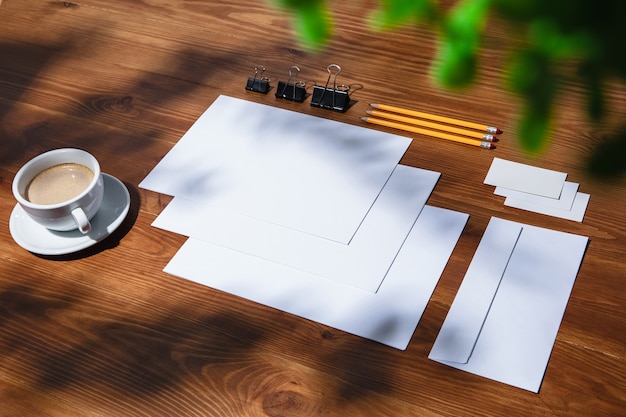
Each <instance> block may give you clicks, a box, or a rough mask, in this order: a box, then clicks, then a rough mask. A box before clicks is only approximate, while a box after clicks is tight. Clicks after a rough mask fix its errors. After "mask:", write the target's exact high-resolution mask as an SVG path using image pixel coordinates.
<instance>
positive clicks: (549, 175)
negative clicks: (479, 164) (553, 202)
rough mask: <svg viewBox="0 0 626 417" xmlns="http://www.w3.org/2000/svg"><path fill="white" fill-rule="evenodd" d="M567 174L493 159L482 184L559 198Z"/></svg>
mask: <svg viewBox="0 0 626 417" xmlns="http://www.w3.org/2000/svg"><path fill="white" fill-rule="evenodd" d="M566 178H567V174H566V173H563V172H558V171H552V170H548V169H545V168H538V167H533V166H530V165H526V164H520V163H518V162H511V161H507V160H505V159H500V158H493V161H492V163H491V167H490V168H489V171H488V172H487V176H486V177H485V180H484V183H485V184H488V185H494V186H496V187H504V188H508V189H511V190H517V191H522V192H524V193H530V194H536V195H540V196H543V197H549V198H559V196H560V195H561V191H562V190H563V186H564V184H565V179H566Z"/></svg>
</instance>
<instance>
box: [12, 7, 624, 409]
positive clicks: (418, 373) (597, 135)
mask: <svg viewBox="0 0 626 417" xmlns="http://www.w3.org/2000/svg"><path fill="white" fill-rule="evenodd" d="M330 5H331V7H332V9H333V12H334V25H335V34H334V36H333V38H332V40H331V42H330V43H329V45H328V46H327V48H325V49H324V50H322V51H320V52H317V53H312V52H307V51H305V50H303V49H302V48H301V47H300V46H299V45H298V43H297V42H296V41H295V40H294V37H293V34H292V31H291V23H290V20H289V19H288V16H287V15H285V14H284V13H283V12H281V11H280V10H277V9H275V8H273V7H272V6H271V5H269V3H267V2H266V1H262V0H256V1H255V0H237V1H230V2H226V1H200V0H141V1H140V0H117V1H110V0H106V1H105V0H76V1H73V2H63V1H57V0H48V1H40V0H37V1H35V0H4V1H1V2H0V22H1V23H0V180H1V181H0V192H1V199H0V219H1V223H2V227H0V245H1V247H0V404H1V406H0V416H42V417H48V416H50V417H52V416H54V417H57V416H64V417H75V416H129V417H132V416H221V417H228V416H272V417H279V416H283V417H288V416H477V415H481V416H482V415H484V416H503V415H507V416H619V415H626V290H625V286H626V260H625V258H624V256H625V254H626V210H625V203H626V179H624V178H616V179H614V180H612V181H608V180H604V181H599V180H597V179H594V178H592V177H590V176H589V175H588V174H587V172H586V170H585V165H586V160H587V158H588V157H589V155H590V154H591V152H592V151H593V150H594V148H595V147H596V146H597V145H598V143H600V141H601V140H602V139H603V138H605V137H607V135H610V134H611V133H614V132H615V131H617V129H618V128H620V127H621V125H622V124H623V121H624V119H625V116H626V106H625V105H624V104H625V101H626V91H625V89H624V88H623V86H619V85H616V86H615V88H612V89H610V90H609V91H608V93H609V97H608V98H609V101H610V110H609V114H608V117H607V118H606V120H605V121H604V122H603V123H602V124H596V125H593V124H590V123H589V122H588V121H587V118H586V117H585V113H584V111H583V107H582V105H583V104H582V103H583V102H584V89H583V88H582V87H581V86H579V85H577V84H576V83H575V82H573V81H567V82H565V83H564V90H563V93H562V95H560V96H559V101H558V103H557V107H558V113H557V114H556V115H555V123H554V126H553V132H552V140H551V144H550V146H549V148H548V149H547V150H546V152H545V153H544V154H542V155H540V156H532V155H527V154H525V153H524V152H522V151H521V150H520V148H519V146H518V145H517V139H518V138H517V136H516V132H515V118H516V115H517V109H518V101H517V99H516V97H514V96H512V95H511V94H510V93H508V92H507V90H506V88H505V87H504V86H505V81H506V80H505V79H506V74H505V73H504V70H503V67H504V63H505V61H506V59H507V56H506V53H505V52H504V51H505V49H504V48H503V46H504V45H506V44H508V43H511V42H515V41H516V38H515V36H514V34H513V33H512V32H511V31H510V30H508V28H507V27H506V26H504V25H502V24H501V23H500V22H498V21H495V20H494V21H493V22H490V31H489V33H488V35H487V38H486V42H485V47H484V50H483V52H482V54H481V72H480V75H479V78H478V80H477V81H476V83H475V85H474V86H473V87H472V88H470V89H468V90H466V91H462V92H450V91H443V90H441V89H439V88H437V87H436V86H434V85H433V83H432V82H431V79H430V76H429V71H430V65H431V62H432V59H433V57H434V54H435V46H436V38H435V36H434V34H433V33H432V32H430V31H428V30H426V29H425V28H422V27H420V26H417V27H413V28H405V29H400V30H397V31H394V32H389V33H384V34H380V33H374V32H371V31H370V30H369V29H368V27H367V22H366V16H367V13H368V11H370V10H372V8H373V7H375V5H376V3H375V2H374V1H365V0H363V1H354V2H351V1H333V2H331V3H330ZM331 63H336V64H339V65H340V66H341V67H342V72H341V74H340V76H339V77H340V80H341V83H344V84H349V85H350V86H351V87H352V90H351V91H352V93H351V98H352V99H353V100H354V101H355V102H356V103H355V104H354V105H353V107H352V108H350V109H349V110H348V111H347V112H346V113H343V114H341V113H336V112H331V111H328V110H324V109H319V108H314V107H311V106H310V105H309V104H308V102H305V103H292V102H288V101H281V100H277V99H275V98H274V96H273V93H274V91H272V92H270V94H268V95H261V94H256V93H253V92H249V91H246V90H245V89H244V86H245V82H246V80H247V78H248V77H250V76H252V75H253V73H254V67H255V66H256V65H264V66H265V67H266V68H267V71H266V73H265V75H267V76H269V77H271V79H272V85H273V86H276V84H277V82H278V81H279V80H283V81H284V80H286V78H287V76H288V69H289V67H290V66H291V65H298V66H299V67H300V68H301V70H302V71H301V73H300V79H303V80H307V81H308V82H309V84H308V85H309V86H311V85H313V83H317V84H323V83H324V82H325V81H326V77H327V72H326V67H327V66H328V65H329V64H331ZM563 65H567V63H563ZM609 82H610V80H609ZM220 94H227V95H230V96H233V97H238V98H243V99H246V100H251V101H255V102H259V103H264V104H269V105H273V106H276V107H281V108H286V109H291V110H295V111H298V112H301V113H306V114H311V115H315V116H321V117H326V118H329V119H333V120H339V121H341V122H345V123H351V124H360V123H361V122H360V121H359V118H360V117H361V116H363V115H364V114H365V110H367V109H368V108H369V106H368V103H371V102H383V103H389V104H393V105H398V106H402V107H407V108H413V109H417V110H422V111H426V112H430V113H436V114H442V115H445V116H449V117H456V118H461V119H465V120H471V121H476V122H481V123H486V124H495V125H497V126H498V127H500V128H501V129H503V130H504V132H505V133H504V134H503V135H502V136H501V138H502V140H501V141H500V142H499V143H498V147H497V149H496V150H493V151H489V150H484V149H480V148H475V147H471V146H465V145H462V144H457V143H452V142H448V141H442V140H437V139H432V138H427V137H415V138H414V141H413V143H412V144H411V146H410V148H409V150H408V152H407V153H406V155H405V156H404V157H403V159H402V161H401V162H402V163H403V164H406V165H411V166H416V167H421V168H425V169H430V170H435V171H439V172H441V173H442V177H441V180H440V181H439V183H438V185H437V187H436V188H435V191H434V193H433V194H432V196H431V198H430V200H429V204H431V205H435V206H439V207H444V208H449V209H453V210H458V211H462V212H465V213H469V214H470V220H469V222H468V224H467V226H466V228H465V230H464V232H463V234H462V236H461V238H460V240H459V242H458V245H457V247H456V249H455V251H454V253H453V255H452V258H451V259H450V261H449V263H448V265H447V267H446V269H445V271H444V273H443V275H442V277H441V279H440V281H439V284H438V286H437V288H436V290H435V292H434V294H433V296H432V298H431V300H430V303H429V305H428V307H427V309H426V311H425V313H424V316H423V318H422V320H421V322H420V324H419V326H418V328H417V330H416V332H415V334H414V335H413V338H412V340H411V343H410V344H409V347H408V349H407V350H406V351H399V350H396V349H392V348H389V347H386V346H383V345H380V344H378V343H375V342H372V341H369V340H365V339H362V338H359V337H356V336H353V335H350V334H347V333H344V332H341V331H338V330H335V329H333V328H329V327H326V326H324V325H321V324H318V323H314V322H310V321H307V320H304V319H301V318H298V317H295V316H292V315H289V314H285V313H282V312H279V311H277V310H274V309H272V308H269V307H265V306H262V305H258V304H255V303H253V302H250V301H247V300H244V299H240V298H238V297H234V296H231V295H229V294H225V293H222V292H219V291H216V290H214V289H211V288H207V287H203V286H200V285H197V284H194V283H191V282H188V281H185V280H182V279H179V278H176V277H173V276H171V275H168V274H166V273H164V272H162V269H163V267H164V266H165V265H166V263H167V262H168V260H169V259H170V258H171V257H172V256H173V255H174V254H175V253H176V250H177V249H178V248H179V247H180V245H181V244H182V243H183V242H184V237H182V236H178V235H175V234H172V233H167V232H164V231H162V230H159V229H156V228H153V227H151V226H150V224H151V223H152V221H153V220H154V219H155V217H156V216H157V215H158V214H159V213H160V212H161V210H162V209H163V208H164V207H165V206H166V205H167V203H168V202H169V201H170V199H169V197H166V196H163V195H159V194H156V193H152V192H148V191H145V190H142V189H139V188H138V186H137V185H138V184H139V182H140V181H141V180H142V179H143V178H144V177H145V176H146V175H147V174H148V172H149V171H150V170H151V169H152V168H153V167H154V166H155V165H156V163H157V162H158V161H159V160H160V159H161V158H162V157H163V156H164V155H165V154H166V153H167V152H168V151H169V150H170V149H171V148H172V147H173V145H174V144H175V143H176V142H177V141H178V140H179V139H180V137H181V136H182V135H183V133H184V132H185V131H186V130H187V129H188V128H189V127H190V126H191V124H192V123H193V122H194V121H195V120H196V119H197V118H198V117H199V116H200V114H201V113H202V112H203V111H204V110H205V109H206V108H207V107H208V106H209V105H210V104H211V103H212V102H213V101H214V100H215V99H216V98H217V96H218V95H220ZM370 127H372V126H370ZM372 128H374V127H372ZM376 128H378V127H376ZM380 129H383V128H380ZM66 146H70V147H80V148H83V149H86V150H88V151H89V152H91V153H93V154H94V155H95V156H96V157H97V158H98V159H99V161H100V163H101V165H102V169H103V171H104V172H107V173H110V174H112V175H114V176H116V177H117V178H119V179H120V180H122V181H123V182H124V183H125V184H126V186H127V187H128V188H129V190H130V192H131V195H132V204H131V211H130V215H129V216H128V218H127V219H126V220H125V222H124V223H123V225H122V226H121V228H120V229H119V230H118V231H116V232H115V233H114V234H113V235H112V236H110V237H109V238H108V239H106V240H105V241H103V242H101V243H100V244H98V245H96V246H94V247H92V248H89V249H87V250H84V251H81V252H79V253H76V254H71V255H65V256H57V257H50V256H39V255H35V254H32V253H30V252H28V251H25V250H24V249H22V248H20V247H19V246H18V245H17V244H16V243H15V242H14V241H13V239H12V238H11V235H10V233H9V228H8V220H9V216H10V213H11V210H12V209H13V207H14V205H15V200H14V198H13V196H12V193H11V183H12V180H13V178H14V176H15V173H16V172H17V170H18V169H19V167H20V166H21V165H22V164H23V163H25V162H26V161H27V160H29V159H30V158H32V157H34V156H35V155H37V154H39V153H41V152H44V151H46V150H49V149H53V148H57V147H66ZM493 157H500V158H504V159H509V160H513V161H516V162H523V163H528V164H532V165H537V166H541V167H545V168H549V169H555V170H559V171H564V172H567V173H568V174H569V176H568V179H569V180H570V181H574V182H578V183H580V184H581V185H580V191H582V192H586V193H589V194H591V200H590V203H589V207H588V210H587V214H586V216H585V219H584V221H583V222H582V223H577V222H572V221H567V220H561V219H556V218H553V217H548V216H543V215H539V214H534V213H530V212H525V211H521V210H517V209H513V208H509V207H505V206H504V205H503V204H502V203H503V201H502V199H501V198H500V197H497V196H494V195H493V189H492V187H489V186H486V185H484V184H483V183H482V181H483V179H484V176H485V174H486V172H487V170H488V168H489V166H490V164H491V161H492V159H493ZM491 216H498V217H502V218H505V219H510V220H515V221H521V222H524V223H529V224H534V225H538V226H542V227H548V228H551V229H556V230H562V231H566V232H572V233H577V234H581V235H585V236H589V238H590V244H589V247H588V250H587V253H586V255H585V258H584V261H583V263H582V266H581V269H580V272H579V274H578V277H577V280H576V283H575V286H574V289H573V291H572V294H571V298H570V301H569V304H568V306H567V310H566V312H565V315H564V318H563V322H562V324H561V327H560V330H559V333H558V336H557V340H556V343H555V346H554V350H553V352H552V356H551V358H550V361H549V364H548V367H547V370H546V374H545V378H544V381H543V384H542V386H541V390H540V392H539V393H538V394H534V393H530V392H526V391H524V390H520V389H517V388H513V387H510V386H507V385H504V384H501V383H497V382H493V381H490V380H488V379H485V378H482V377H478V376H475V375H471V374H468V373H464V372H461V371H458V370H455V369H452V368H449V367H446V366H444V365H441V364H439V363H436V362H433V361H430V360H428V358H427V356H428V353H429V351H430V348H431V347H432V344H433V342H434V340H435V337H436V335H437V332H438V330H439V328H440V327H441V324H442V322H443V320H444V318H445V315H446V313H447V311H448V309H449V307H450V304H451V302H452V300H453V299H454V295H455V294H456V291H457V289H458V287H459V285H460V283H461V281H462V279H463V275H464V273H465V271H466V269H467V267H468V265H469V262H470V261H471V258H472V256H473V254H474V251H475V249H476V247H477V245H478V243H479V241H480V238H481V236H482V234H483V232H484V230H485V226H486V225H487V222H488V221H489V218H490V217H491ZM555 250H558V248H555Z"/></svg>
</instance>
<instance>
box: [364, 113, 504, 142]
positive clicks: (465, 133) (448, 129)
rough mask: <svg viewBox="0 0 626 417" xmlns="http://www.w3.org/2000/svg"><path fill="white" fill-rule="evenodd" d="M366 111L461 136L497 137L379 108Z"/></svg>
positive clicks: (485, 138) (489, 138)
mask: <svg viewBox="0 0 626 417" xmlns="http://www.w3.org/2000/svg"><path fill="white" fill-rule="evenodd" d="M366 113H367V114H369V115H370V116H376V117H382V118H383V119H390V120H395V121H396V122H402V123H407V124H411V125H417V126H422V127H429V128H431V129H437V130H443V131H445V132H450V133H456V134H458V135H463V136H469V137H470V138H477V139H480V140H484V141H487V142H494V141H497V140H498V138H496V137H495V136H494V135H492V134H490V133H482V132H477V131H475V130H467V129H460V128H458V127H454V126H449V125H441V124H438V123H433V122H427V121H425V120H420V119H414V118H412V117H406V116H400V115H399V114H396V113H389V112H386V111H380V110H367V111H366Z"/></svg>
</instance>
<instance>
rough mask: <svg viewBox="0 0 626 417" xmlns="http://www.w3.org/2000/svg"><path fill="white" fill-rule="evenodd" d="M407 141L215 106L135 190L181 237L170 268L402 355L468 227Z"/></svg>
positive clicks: (266, 111) (257, 108)
mask: <svg viewBox="0 0 626 417" xmlns="http://www.w3.org/2000/svg"><path fill="white" fill-rule="evenodd" d="M410 142H411V139H409V138H405V137H402V136H397V135H392V134H388V133H384V132H379V131H376V130H371V129H366V128H363V127H359V126H353V125H347V124H344V123H338V122H335V121H331V120H327V119H322V118H317V117H312V116H308V115H303V114H300V113H296V112H291V111H286V110H282V109H278V108H274V107H271V106H266V105H261V104H256V103H251V102H247V101H245V100H239V99H234V98H230V97H226V96H220V97H219V98H218V99H217V100H216V101H215V102H214V103H213V104H212V105H211V106H210V107H209V108H208V109H207V111H206V112H205V113H204V114H203V115H202V116H201V117H200V118H199V119H198V120H197V121H196V123H194V125H193V126H192V127H191V128H190V129H189V131H188V132H187V133H186V134H185V135H184V136H183V137H182V138H181V140H180V141H179V142H178V143H177V144H176V146H175V147H174V148H172V150H171V151H170V152H169V153H168V154H167V155H166V156H165V157H164V158H163V160H161V161H160V162H159V164H158V165H157V166H156V167H155V168H154V170H153V171H152V172H151V173H150V174H149V175H148V176H147V177H146V178H145V179H144V180H143V181H142V183H141V184H140V187H142V188H145V189H149V190H152V191H156V192H160V193H163V194H167V195H172V196H174V199H173V200H172V202H171V203H170V204H169V205H168V206H167V207H166V209H165V210H164V211H163V212H162V213H161V214H160V215H159V217H158V218H157V219H156V220H155V222H154V223H153V225H154V226H155V227H159V228H162V229H165V230H169V231H172V232H175V233H179V234H182V235H185V236H188V237H189V239H188V240H187V241H186V242H185V244H184V245H183V246H182V247H181V248H180V250H179V251H178V252H177V254H176V255H175V256H174V258H173V259H172V260H171V261H170V262H169V264H168V265H167V266H166V267H165V271H166V272H168V273H171V274H173V275H176V276H179V277H182V278H186V279H189V280H192V281H195V282H198V283H201V284H203V285H207V286H210V287H212V288H216V289H219V290H222V291H226V292H229V293H232V294H235V295H238V296H241V297H244V298H247V299H250V300H253V301H256V302H259V303H262V304H264V305H267V306H270V307H273V308H277V309H280V310H283V311H286V312H289V313H292V314H295V315H298V316H301V317H304V318H307V319H310V320H314V321H317V322H320V323H323V324H326V325H329V326H332V327H335V328H338V329H341V330H344V331H347V332H350V333H353V334H356V335H360V336H363V337H366V338H369V339H372V340H375V341H378V342H380V343H384V344H386V345H389V346H393V347H396V348H398V349H405V348H406V346H407V344H408V342H409V340H410V338H411V336H412V334H413V332H414V330H415V327H416V326H417V323H418V321H419V319H420V317H421V315H422V313H423V310H424V309H425V307H426V304H427V302H428V300H429V298H430V296H431V294H432V292H433V290H434V288H435V285H436V283H437V281H438V279H439V277H440V275H441V273H442V271H443V268H444V267H445V265H446V263H447V261H448V259H449V257H450V255H451V253H452V250H453V249H454V246H455V245H456V242H457V240H458V238H459V236H460V234H461V232H462V230H463V228H464V226H465V223H466V222H467V219H468V215H467V214H464V213H458V212H453V211H450V210H444V209H439V208H434V207H429V206H426V201H427V199H428V197H429V196H430V194H431V192H432V190H433V188H434V187H435V185H436V183H437V181H438V179H439V176H440V174H439V173H437V172H432V171H427V170H423V169H418V168H413V167H407V166H403V165H398V163H399V161H400V158H401V157H402V156H403V154H404V153H405V151H406V149H407V148H408V146H409V144H410Z"/></svg>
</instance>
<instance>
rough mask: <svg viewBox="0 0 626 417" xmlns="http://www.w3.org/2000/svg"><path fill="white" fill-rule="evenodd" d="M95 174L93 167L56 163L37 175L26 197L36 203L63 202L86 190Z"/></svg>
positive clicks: (28, 188)
mask: <svg viewBox="0 0 626 417" xmlns="http://www.w3.org/2000/svg"><path fill="white" fill-rule="evenodd" d="M93 176H94V174H93V171H92V170H91V169H89V168H87V167H86V166H84V165H81V164H77V163H74V162H68V163H63V164H59V165H54V166H52V167H50V168H47V169H45V170H43V171H41V172H40V173H38V174H37V175H35V177H34V178H33V179H32V180H31V182H30V183H29V184H28V186H27V187H26V193H25V194H26V195H25V196H24V197H25V198H26V199H27V200H28V201H30V202H31V203H34V204H57V203H62V202H64V201H68V200H71V199H72V198H74V197H76V196H77V195H79V194H80V193H82V192H83V191H85V189H86V188H87V187H88V186H89V184H90V183H91V180H92V179H93Z"/></svg>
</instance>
